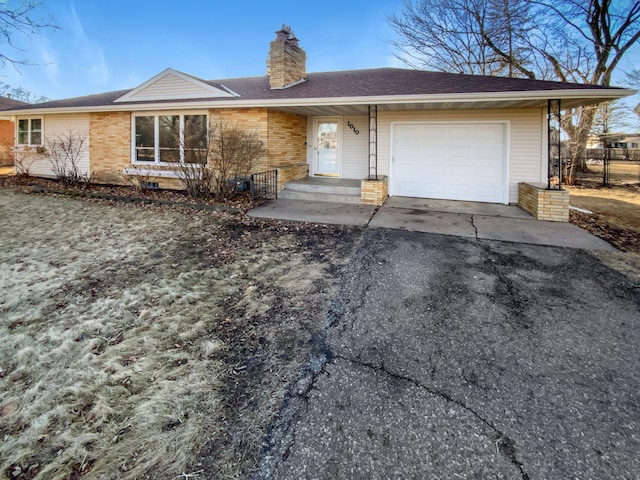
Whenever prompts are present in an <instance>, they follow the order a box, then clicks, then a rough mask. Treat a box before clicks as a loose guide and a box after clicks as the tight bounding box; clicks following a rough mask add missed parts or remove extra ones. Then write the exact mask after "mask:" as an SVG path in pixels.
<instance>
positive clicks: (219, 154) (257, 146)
mask: <svg viewBox="0 0 640 480" xmlns="http://www.w3.org/2000/svg"><path fill="white" fill-rule="evenodd" d="M211 140H212V142H211V144H210V149H209V150H210V155H209V165H210V166H211V169H212V171H213V190H214V192H215V194H216V196H218V197H221V198H229V197H232V196H234V195H235V194H236V193H237V191H236V187H237V184H236V182H235V181H234V179H238V178H241V179H243V178H245V177H246V176H247V175H248V174H249V172H250V171H251V169H252V168H253V167H254V165H255V164H256V162H257V161H258V159H259V158H260V157H261V156H262V155H263V154H264V143H263V142H262V141H261V140H260V138H259V137H258V134H257V133H256V132H250V131H247V130H243V129H242V128H240V127H239V126H238V124H234V125H230V124H228V123H226V122H225V123H223V122H222V121H219V122H217V123H216V124H215V125H214V129H213V136H212V138H211Z"/></svg>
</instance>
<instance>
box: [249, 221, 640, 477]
mask: <svg viewBox="0 0 640 480" xmlns="http://www.w3.org/2000/svg"><path fill="white" fill-rule="evenodd" d="M639 347H640V293H639V286H638V285H637V284H634V283H632V282H631V281H630V280H628V279H627V278H626V277H624V276H622V275H621V274H619V273H617V272H615V271H613V270H610V269H609V268H607V267H606V266H604V265H603V264H602V263H600V262H599V261H598V260H597V259H596V258H595V257H593V256H591V255H590V254H588V253H586V252H584V251H581V250H577V249H563V248H556V247H542V246H535V245H524V244H517V243H507V242H498V241H488V240H480V241H479V240H475V239H466V238H461V237H453V236H445V235H431V234H424V233H418V232H407V231H401V230H390V229H368V230H367V231H366V232H365V235H364V240H363V242H362V244H361V246H360V248H359V250H358V251H357V253H356V254H355V255H354V257H353V259H352V260H351V262H350V264H349V265H348V267H347V268H345V270H344V274H343V277H342V283H341V285H340V289H339V293H338V294H337V296H336V298H335V299H334V301H333V303H332V308H331V310H330V312H329V315H328V318H327V325H326V334H325V336H324V337H322V338H318V339H317V342H316V354H315V356H314V357H313V358H312V361H311V362H310V365H309V370H308V372H307V374H306V375H305V376H304V378H302V379H301V380H300V381H299V382H298V384H297V385H296V386H295V388H294V389H293V390H292V392H291V394H290V395H289V397H288V399H287V402H286V404H285V405H284V407H283V410H282V412H281V414H280V416H279V419H278V422H277V424H276V425H274V428H273V430H272V433H271V435H270V437H269V442H268V448H267V450H266V451H265V455H264V457H263V460H262V462H261V465H260V471H259V473H258V474H257V475H256V476H257V478H283V479H284V478H319V479H320V478H356V479H357V478H363V479H364V478H370V479H376V478H483V479H484V478H505V479H513V478H531V479H538V478H540V479H542V478H544V479H547V478H638V477H637V476H638V472H640V434H639V432H640V353H639V352H640V348H639Z"/></svg>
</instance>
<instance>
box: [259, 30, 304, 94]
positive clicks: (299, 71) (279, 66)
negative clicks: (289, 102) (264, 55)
mask: <svg viewBox="0 0 640 480" xmlns="http://www.w3.org/2000/svg"><path fill="white" fill-rule="evenodd" d="M298 43H299V40H298V39H297V38H296V37H295V35H294V34H293V30H292V29H291V27H289V26H287V25H283V26H282V29H280V30H279V31H277V32H276V39H275V40H274V41H272V42H271V45H270V48H269V58H268V59H267V75H269V85H270V86H271V88H272V89H279V88H287V87H290V86H292V85H295V84H297V83H299V82H301V81H303V80H304V79H305V78H306V75H307V67H306V63H307V54H306V53H305V52H304V50H303V49H302V48H300V46H299V45H298Z"/></svg>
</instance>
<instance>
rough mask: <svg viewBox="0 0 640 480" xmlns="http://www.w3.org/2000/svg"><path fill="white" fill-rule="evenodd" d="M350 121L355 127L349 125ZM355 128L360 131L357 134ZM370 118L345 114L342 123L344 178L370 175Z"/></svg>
mask: <svg viewBox="0 0 640 480" xmlns="http://www.w3.org/2000/svg"><path fill="white" fill-rule="evenodd" d="M349 123H351V124H352V125H353V127H354V128H351V127H349ZM354 129H355V130H357V131H358V134H357V135H356V133H355V131H354ZM368 152H369V118H368V117H366V116H363V117H352V116H345V117H344V121H343V125H342V178H352V179H356V180H361V179H363V178H366V177H367V175H368V173H369V172H368V165H369V159H368V158H367V157H368Z"/></svg>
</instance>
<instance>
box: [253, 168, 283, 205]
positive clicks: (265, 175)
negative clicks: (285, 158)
mask: <svg viewBox="0 0 640 480" xmlns="http://www.w3.org/2000/svg"><path fill="white" fill-rule="evenodd" d="M250 185H251V200H252V201H253V204H254V205H255V204H256V203H258V202H261V201H264V200H273V199H276V198H278V170H267V171H266V172H260V173H254V174H252V175H251V179H250Z"/></svg>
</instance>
